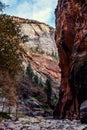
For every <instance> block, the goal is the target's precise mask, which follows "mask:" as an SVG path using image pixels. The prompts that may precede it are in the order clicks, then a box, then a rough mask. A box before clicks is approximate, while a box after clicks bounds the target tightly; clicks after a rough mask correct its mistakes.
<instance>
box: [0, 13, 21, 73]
mask: <svg viewBox="0 0 87 130" xmlns="http://www.w3.org/2000/svg"><path fill="white" fill-rule="evenodd" d="M19 31H20V30H19V28H18V26H17V25H16V24H15V23H14V22H13V20H12V18H11V17H10V16H7V15H0V68H5V69H7V70H8V72H9V73H10V74H15V73H17V72H18V71H19V70H20V69H21V58H22V57H21V55H22V53H21V47H20V36H19Z"/></svg>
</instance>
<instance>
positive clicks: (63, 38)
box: [54, 0, 87, 122]
mask: <svg viewBox="0 0 87 130" xmlns="http://www.w3.org/2000/svg"><path fill="white" fill-rule="evenodd" d="M55 14H56V35H55V40H56V44H57V46H58V51H59V56H60V67H61V73H62V74H61V75H62V76H61V78H62V80H61V91H60V99H59V102H58V104H57V106H56V108H55V110H54V117H55V118H69V119H73V118H74V119H78V118H79V117H80V116H79V113H80V112H79V107H80V105H81V104H82V102H84V101H85V100H87V0H69V1H67V0H59V1H58V6H57V8H56V10H55ZM86 122H87V121H86Z"/></svg>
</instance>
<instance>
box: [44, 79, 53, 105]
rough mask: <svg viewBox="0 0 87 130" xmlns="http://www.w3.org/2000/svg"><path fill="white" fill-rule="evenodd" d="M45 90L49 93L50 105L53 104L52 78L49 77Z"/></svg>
mask: <svg viewBox="0 0 87 130" xmlns="http://www.w3.org/2000/svg"><path fill="white" fill-rule="evenodd" d="M45 92H46V94H47V103H48V104H49V105H51V95H52V83H51V79H50V78H48V79H47V80H46V88H45Z"/></svg>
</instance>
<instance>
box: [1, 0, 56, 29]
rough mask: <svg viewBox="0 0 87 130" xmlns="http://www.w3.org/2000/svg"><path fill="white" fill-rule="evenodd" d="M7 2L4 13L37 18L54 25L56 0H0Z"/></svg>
mask: <svg viewBox="0 0 87 130" xmlns="http://www.w3.org/2000/svg"><path fill="white" fill-rule="evenodd" d="M1 2H3V3H5V4H8V5H9V7H8V8H6V9H5V11H4V13H7V14H9V15H14V16H19V17H23V18H28V19H34V20H38V21H40V22H44V23H47V24H49V25H51V26H53V27H55V15H54V11H55V8H56V6H57V2H58V0H1Z"/></svg>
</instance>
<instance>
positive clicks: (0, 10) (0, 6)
mask: <svg viewBox="0 0 87 130" xmlns="http://www.w3.org/2000/svg"><path fill="white" fill-rule="evenodd" d="M6 7H8V5H5V4H4V3H2V2H1V1H0V12H3V10H4V9H5V8H6Z"/></svg>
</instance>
